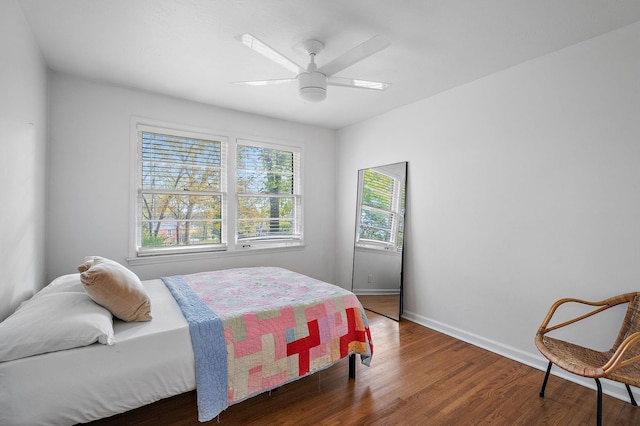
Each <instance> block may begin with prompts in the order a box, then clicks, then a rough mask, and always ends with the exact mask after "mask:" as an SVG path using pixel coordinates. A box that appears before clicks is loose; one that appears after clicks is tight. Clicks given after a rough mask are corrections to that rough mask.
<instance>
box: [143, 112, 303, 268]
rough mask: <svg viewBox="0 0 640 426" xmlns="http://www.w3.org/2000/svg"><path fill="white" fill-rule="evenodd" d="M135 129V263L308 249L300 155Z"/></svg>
mask: <svg viewBox="0 0 640 426" xmlns="http://www.w3.org/2000/svg"><path fill="white" fill-rule="evenodd" d="M132 129H135V133H132V138H134V139H135V155H134V156H133V157H134V160H132V161H135V164H133V163H132V167H134V170H135V187H134V189H133V193H132V205H133V206H134V207H133V209H134V210H135V211H134V212H133V214H132V217H133V220H132V225H131V229H132V232H131V234H132V249H131V256H130V260H132V259H134V258H137V257H146V256H151V255H164V254H179V253H194V252H211V251H223V250H224V251H233V250H243V249H253V248H272V247H280V246H292V245H301V244H302V195H301V186H302V185H301V179H300V176H301V170H300V169H301V167H300V163H301V150H300V149H299V148H297V147H291V146H285V145H280V144H274V143H270V142H269V143H267V142H264V141H253V140H247V139H239V138H235V137H232V136H231V135H227V136H216V135H213V134H209V133H207V132H202V131H195V132H194V131H190V130H189V131H188V130H184V129H182V130H175V129H169V128H165V127H162V126H161V125H149V124H147V123H142V122H139V121H138V120H133V124H132ZM132 132H133V130H132ZM133 134H135V137H133ZM227 152H233V154H230V155H229V156H228V155H227Z"/></svg>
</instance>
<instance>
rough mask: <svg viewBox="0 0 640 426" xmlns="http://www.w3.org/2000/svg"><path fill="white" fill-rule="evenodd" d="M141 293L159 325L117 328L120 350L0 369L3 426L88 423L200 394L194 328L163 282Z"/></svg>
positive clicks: (60, 355)
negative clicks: (194, 392)
mask: <svg viewBox="0 0 640 426" xmlns="http://www.w3.org/2000/svg"><path fill="white" fill-rule="evenodd" d="M143 285H144V287H145V289H146V290H147V293H148V295H149V297H150V299H151V309H152V312H151V313H152V316H153V320H151V321H150V322H129V323H125V322H122V321H119V320H114V331H115V341H116V344H114V345H112V346H108V345H101V344H98V343H96V344H93V345H90V346H85V347H81V348H76V349H69V350H64V351H59V352H53V353H49V354H43V355H36V356H31V357H28V358H22V359H18V360H15V361H8V362H0V425H52V424H55V425H65V424H76V423H84V422H88V421H91V420H96V419H99V418H104V417H108V416H112V415H114V414H118V413H121V412H125V411H127V410H131V409H133V408H137V407H140V406H143V405H146V404H149V403H151V402H154V401H158V400H160V399H162V398H167V397H170V396H173V395H178V394H180V393H184V392H188V391H191V390H193V389H195V386H196V383H195V367H194V357H193V348H192V345H191V337H190V334H189V326H188V324H187V322H186V320H185V319H184V317H183V316H182V313H181V311H180V308H179V307H178V305H177V303H176V302H175V300H174V299H173V297H172V296H171V294H170V293H169V291H168V290H167V288H166V286H165V285H164V283H163V282H162V281H161V280H159V279H157V280H150V281H143ZM114 371H115V372H118V376H117V377H114Z"/></svg>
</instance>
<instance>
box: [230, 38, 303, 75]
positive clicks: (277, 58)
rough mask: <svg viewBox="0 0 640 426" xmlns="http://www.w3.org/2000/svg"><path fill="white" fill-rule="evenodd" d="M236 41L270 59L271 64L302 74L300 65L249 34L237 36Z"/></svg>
mask: <svg viewBox="0 0 640 426" xmlns="http://www.w3.org/2000/svg"><path fill="white" fill-rule="evenodd" d="M235 38H236V40H238V41H239V42H240V43H242V44H244V45H245V46H247V47H248V48H250V49H253V50H255V51H256V52H258V53H259V54H261V55H263V56H265V57H267V58H269V59H271V60H272V61H273V62H275V63H277V64H279V65H281V66H283V67H285V68H286V69H288V70H289V71H291V72H293V73H296V74H299V73H301V72H303V71H304V70H305V69H304V68H303V67H301V66H300V65H298V64H296V63H295V62H293V61H292V60H291V59H289V58H287V57H286V56H284V55H283V54H282V53H280V52H278V51H276V50H275V49H273V48H272V47H271V46H269V45H267V44H266V43H264V42H262V41H260V40H259V39H257V38H256V37H255V36H253V35H252V34H249V33H245V34H240V35H237V36H236V37H235Z"/></svg>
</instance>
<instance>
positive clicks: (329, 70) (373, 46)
mask: <svg viewBox="0 0 640 426" xmlns="http://www.w3.org/2000/svg"><path fill="white" fill-rule="evenodd" d="M389 46H391V42H390V41H389V40H387V39H386V38H384V37H381V36H375V37H373V38H370V39H369V40H367V41H365V42H364V43H362V44H359V45H358V46H356V47H354V48H353V49H351V50H349V51H347V52H345V53H343V54H342V55H340V56H338V57H337V58H336V59H334V60H333V61H331V62H329V63H327V64H325V65H323V66H321V67H320V68H318V71H320V72H321V73H323V74H324V75H326V76H327V77H330V76H332V75H334V74H335V73H337V72H340V71H342V70H343V69H345V68H347V67H349V66H351V65H353V64H355V63H356V62H359V61H361V60H363V59H364V58H367V57H369V56H371V55H373V54H374V53H377V52H379V51H381V50H382V49H385V48H387V47H389Z"/></svg>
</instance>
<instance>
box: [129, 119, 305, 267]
mask: <svg viewBox="0 0 640 426" xmlns="http://www.w3.org/2000/svg"><path fill="white" fill-rule="evenodd" d="M141 129H142V130H149V131H154V132H158V131H160V132H162V131H164V132H169V133H170V134H174V135H177V136H187V137H197V138H201V139H216V140H221V141H225V143H226V144H227V148H226V151H227V159H226V160H227V167H226V170H227V174H226V176H223V177H222V179H223V183H225V182H226V195H227V196H226V197H225V205H224V206H223V210H224V212H223V214H226V223H225V224H224V226H225V229H224V231H223V234H224V235H226V246H225V248H216V249H214V250H211V249H207V248H204V249H203V248H201V247H199V248H194V247H185V248H176V249H175V250H171V251H162V252H161V253H157V254H154V253H152V250H147V253H145V255H139V254H138V252H137V244H138V241H137V238H138V227H139V221H138V220H137V219H136V218H137V216H136V215H137V211H136V209H137V202H138V188H137V173H138V158H137V155H138V153H137V147H138V145H137V144H138V131H139V130H141ZM240 141H245V142H248V143H250V144H253V145H256V146H264V147H267V148H272V149H283V150H293V151H297V152H298V153H299V156H300V158H299V168H300V171H299V175H300V176H299V180H298V182H297V183H296V184H297V185H299V194H300V197H301V199H302V200H303V199H304V163H303V161H304V148H303V147H302V146H300V145H296V144H293V143H291V144H290V143H288V142H285V141H283V140H281V139H272V138H264V137H256V136H254V135H248V134H243V133H240V132H229V131H227V132H224V131H217V130H213V129H207V128H200V127H192V126H186V125H181V124H176V123H170V122H166V121H161V120H156V119H151V118H146V117H140V116H132V117H131V121H130V146H129V165H130V166H129V179H130V183H129V188H130V198H129V239H128V241H129V242H128V244H129V257H128V258H127V261H128V263H129V264H130V265H145V264H153V263H161V262H167V261H168V262H174V261H175V262H178V261H185V260H199V259H208V258H212V257H216V258H217V257H226V256H238V255H247V254H257V253H258V252H260V253H262V252H265V251H268V252H280V251H289V250H297V249H301V248H303V247H304V246H305V242H304V220H303V219H304V201H301V207H300V212H299V223H300V239H299V240H298V239H296V240H284V241H277V242H274V241H263V242H260V244H246V243H244V244H243V243H242V242H240V243H238V242H237V241H236V231H235V230H236V213H237V211H236V204H237V203H236V199H235V197H236V179H235V176H236V147H237V144H238V142H240Z"/></svg>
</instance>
